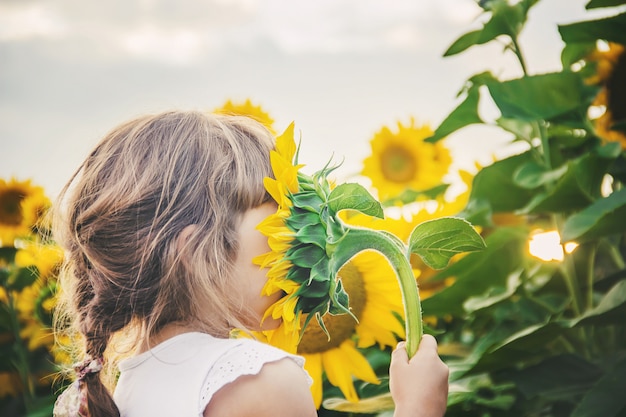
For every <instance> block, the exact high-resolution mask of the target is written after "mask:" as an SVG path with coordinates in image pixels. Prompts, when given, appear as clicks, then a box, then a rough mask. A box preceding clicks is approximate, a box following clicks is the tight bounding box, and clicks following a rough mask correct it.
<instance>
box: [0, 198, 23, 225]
mask: <svg viewBox="0 0 626 417" xmlns="http://www.w3.org/2000/svg"><path fill="white" fill-rule="evenodd" d="M23 198H24V194H22V193H20V192H18V191H15V190H8V191H5V192H4V193H2V194H0V224H5V225H11V226H17V225H19V224H20V223H21V222H22V210H21V208H20V203H21V201H22V200H23Z"/></svg>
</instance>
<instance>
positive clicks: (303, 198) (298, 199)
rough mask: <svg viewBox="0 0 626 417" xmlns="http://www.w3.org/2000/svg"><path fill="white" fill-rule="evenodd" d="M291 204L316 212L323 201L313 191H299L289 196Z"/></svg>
mask: <svg viewBox="0 0 626 417" xmlns="http://www.w3.org/2000/svg"><path fill="white" fill-rule="evenodd" d="M291 201H292V202H293V205H294V206H296V207H299V208H302V209H304V210H308V211H311V212H314V213H318V212H319V211H320V210H321V208H322V205H323V204H324V201H323V200H322V198H321V197H320V196H319V195H317V193H316V192H314V191H305V192H299V193H296V194H294V195H292V196H291Z"/></svg>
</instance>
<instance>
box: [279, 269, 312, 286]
mask: <svg viewBox="0 0 626 417" xmlns="http://www.w3.org/2000/svg"><path fill="white" fill-rule="evenodd" d="M310 277H311V270H310V269H309V268H300V267H299V266H295V265H294V266H292V267H291V268H289V271H287V275H286V276H285V278H287V279H288V280H290V281H293V282H295V283H298V284H304V283H305V282H307V281H309V279H310Z"/></svg>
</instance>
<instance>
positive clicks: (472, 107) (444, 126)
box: [425, 86, 484, 143]
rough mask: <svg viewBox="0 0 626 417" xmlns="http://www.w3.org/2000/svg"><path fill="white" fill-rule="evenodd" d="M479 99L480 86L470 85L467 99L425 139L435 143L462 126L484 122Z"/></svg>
mask: <svg viewBox="0 0 626 417" xmlns="http://www.w3.org/2000/svg"><path fill="white" fill-rule="evenodd" d="M479 99H480V91H479V90H478V86H472V87H470V88H469V89H468V90H467V96H466V97H465V100H463V101H462V102H461V104H459V105H458V106H457V107H456V109H454V110H452V113H450V114H449V115H448V117H446V118H445V119H444V121H443V122H441V124H440V125H439V127H437V129H436V130H435V133H433V135H432V136H431V137H429V138H427V139H425V142H430V143H434V142H437V141H439V140H441V139H443V138H444V137H446V136H448V135H449V134H450V133H452V132H455V131H457V130H459V129H461V128H462V127H465V126H467V125H471V124H476V123H484V122H483V120H482V119H481V118H480V116H479V115H478V101H479Z"/></svg>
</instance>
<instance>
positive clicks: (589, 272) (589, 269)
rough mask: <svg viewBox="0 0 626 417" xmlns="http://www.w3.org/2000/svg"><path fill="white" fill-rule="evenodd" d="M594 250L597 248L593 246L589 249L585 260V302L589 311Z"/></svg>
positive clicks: (591, 303)
mask: <svg viewBox="0 0 626 417" xmlns="http://www.w3.org/2000/svg"><path fill="white" fill-rule="evenodd" d="M596 249H597V246H596V245H595V244H594V245H593V246H592V247H591V248H589V254H588V255H587V256H588V259H587V271H586V274H587V294H586V295H587V297H586V298H587V300H586V306H585V307H586V310H591V309H592V308H593V282H594V267H595V263H596Z"/></svg>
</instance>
